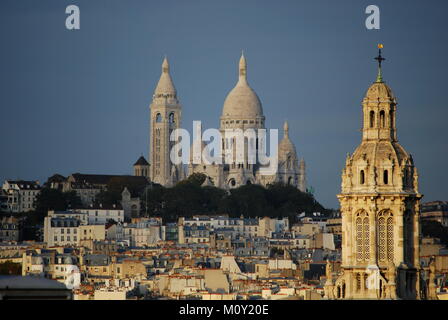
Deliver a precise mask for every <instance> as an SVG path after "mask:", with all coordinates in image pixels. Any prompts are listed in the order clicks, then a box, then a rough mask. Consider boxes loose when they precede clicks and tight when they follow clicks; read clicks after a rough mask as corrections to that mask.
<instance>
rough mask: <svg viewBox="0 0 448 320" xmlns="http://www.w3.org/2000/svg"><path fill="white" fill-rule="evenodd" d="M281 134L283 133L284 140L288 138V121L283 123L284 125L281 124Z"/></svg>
mask: <svg viewBox="0 0 448 320" xmlns="http://www.w3.org/2000/svg"><path fill="white" fill-rule="evenodd" d="M283 132H284V136H285V137H286V138H288V136H289V125H288V121H285V123H284V124H283Z"/></svg>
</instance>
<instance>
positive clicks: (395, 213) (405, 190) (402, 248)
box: [325, 45, 422, 299]
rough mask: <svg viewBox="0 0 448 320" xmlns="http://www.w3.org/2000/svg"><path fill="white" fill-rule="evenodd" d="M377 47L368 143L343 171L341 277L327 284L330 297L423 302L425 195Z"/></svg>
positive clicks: (366, 104)
mask: <svg viewBox="0 0 448 320" xmlns="http://www.w3.org/2000/svg"><path fill="white" fill-rule="evenodd" d="M378 47H379V55H378V57H376V58H375V59H376V60H377V61H378V76H377V79H376V81H375V82H374V83H373V84H372V85H371V86H370V87H369V89H368V90H367V93H366V96H365V97H364V99H363V102H362V110H363V123H362V141H361V144H360V145H359V146H358V147H357V148H356V150H355V152H354V153H353V154H352V155H350V154H348V155H347V159H346V163H345V168H344V169H343V171H342V191H341V193H340V194H339V195H338V199H339V202H340V206H341V213H342V265H341V269H342V273H341V274H340V275H339V277H338V278H337V280H336V281H335V282H334V281H333V280H332V279H327V283H326V286H325V290H326V293H327V296H328V297H330V298H331V297H333V298H336V299H418V298H420V273H419V272H420V264H419V243H420V226H419V215H420V212H419V206H420V199H421V198H422V195H421V194H420V193H419V191H418V173H417V168H416V167H415V166H414V161H413V159H412V156H411V155H410V154H408V153H407V152H406V150H405V149H404V148H403V147H402V146H401V145H400V144H399V143H398V140H397V129H396V111H397V101H396V98H395V96H394V94H393V92H392V90H391V88H390V87H389V86H388V85H387V84H386V83H384V81H383V78H382V74H381V63H382V61H384V60H385V59H384V58H383V57H382V56H381V48H382V45H379V46H378ZM328 280H329V281H328Z"/></svg>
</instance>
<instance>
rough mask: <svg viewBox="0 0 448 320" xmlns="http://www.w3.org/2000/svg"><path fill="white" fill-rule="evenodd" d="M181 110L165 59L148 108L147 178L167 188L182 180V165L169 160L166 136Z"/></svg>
mask: <svg viewBox="0 0 448 320" xmlns="http://www.w3.org/2000/svg"><path fill="white" fill-rule="evenodd" d="M181 112H182V108H181V105H180V103H179V100H178V99H177V92H176V88H175V87H174V84H173V81H172V79H171V76H170V66H169V64H168V60H167V58H166V57H165V59H164V60H163V63H162V74H161V75H160V79H159V82H158V84H157V87H156V89H155V91H154V95H153V98H152V103H151V106H150V128H151V131H150V148H149V150H150V151H149V159H150V163H151V166H150V179H151V181H153V182H155V183H159V184H161V185H163V186H171V185H173V184H175V183H176V182H177V181H179V180H181V179H183V170H182V166H180V165H179V166H175V165H174V164H173V163H172V162H171V160H170V150H171V148H172V146H173V145H174V142H170V134H171V132H172V131H173V130H174V129H177V128H180V121H181Z"/></svg>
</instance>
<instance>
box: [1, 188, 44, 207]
mask: <svg viewBox="0 0 448 320" xmlns="http://www.w3.org/2000/svg"><path fill="white" fill-rule="evenodd" d="M2 189H3V192H4V195H5V197H6V198H7V200H6V206H5V207H6V211H7V212H14V213H18V212H28V211H32V210H34V201H35V200H36V197H37V195H38V194H39V192H40V189H41V187H40V185H39V181H24V180H6V181H5V183H3V187H2Z"/></svg>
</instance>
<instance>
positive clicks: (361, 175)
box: [359, 170, 366, 184]
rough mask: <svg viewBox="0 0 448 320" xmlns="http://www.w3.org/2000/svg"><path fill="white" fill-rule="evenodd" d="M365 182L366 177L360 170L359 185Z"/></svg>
mask: <svg viewBox="0 0 448 320" xmlns="http://www.w3.org/2000/svg"><path fill="white" fill-rule="evenodd" d="M365 180H366V177H365V173H364V170H361V171H360V172H359V183H360V184H364V182H365Z"/></svg>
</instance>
